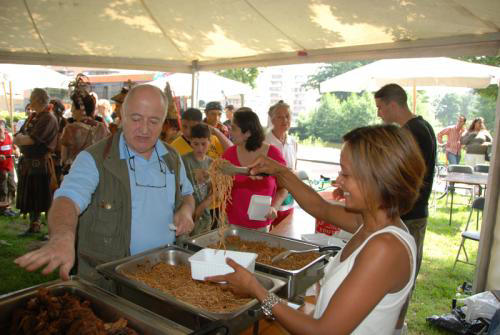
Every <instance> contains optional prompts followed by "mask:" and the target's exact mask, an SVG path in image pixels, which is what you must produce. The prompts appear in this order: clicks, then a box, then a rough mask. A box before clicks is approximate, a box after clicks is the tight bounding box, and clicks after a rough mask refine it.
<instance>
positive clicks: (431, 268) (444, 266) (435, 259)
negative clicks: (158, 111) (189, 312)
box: [0, 195, 478, 335]
mask: <svg viewBox="0 0 500 335" xmlns="http://www.w3.org/2000/svg"><path fill="white" fill-rule="evenodd" d="M455 201H456V204H459V203H466V201H467V199H466V198H465V197H461V196H459V195H457V196H456V197H455ZM436 207H437V209H436V210H434V208H433V207H432V206H431V208H430V216H429V223H428V226H427V233H426V237H425V243H424V259H423V262H422V268H421V270H420V274H419V275H418V278H417V286H416V290H415V292H414V294H413V298H412V301H411V304H410V307H409V310H408V314H407V322H408V328H409V333H410V334H412V335H413V334H446V333H445V332H442V331H439V330H437V329H435V328H431V327H430V326H428V325H427V323H426V321H425V318H426V317H428V316H431V315H434V314H438V315H440V314H444V313H448V312H449V311H450V309H451V300H452V299H453V298H454V297H455V293H456V288H457V287H458V286H459V285H461V284H462V283H463V282H464V281H467V282H469V283H472V280H473V276H474V267H473V266H470V265H467V264H463V263H458V264H457V266H456V268H455V271H452V267H453V262H454V260H455V256H456V254H457V251H458V246H459V245H460V241H461V235H460V233H461V231H462V229H464V228H465V223H466V220H467V218H468V214H469V208H468V207H467V206H465V205H456V206H455V205H454V213H453V223H452V225H451V226H449V225H448V215H449V207H447V206H446V205H445V199H442V200H439V201H438V203H437V206H436ZM474 217H475V216H473V218H474ZM26 228H27V219H22V218H15V219H11V218H6V217H3V216H0V278H1V280H0V294H4V293H7V292H11V291H15V290H19V289H21V288H25V287H30V286H33V285H36V284H39V283H42V282H44V281H47V280H52V279H55V278H56V277H57V275H56V274H52V275H51V276H48V277H45V276H43V275H41V274H40V273H38V272H35V273H29V272H26V271H24V270H21V269H20V268H18V267H17V266H16V265H15V264H14V263H13V260H14V259H15V258H16V257H18V256H20V255H22V254H23V253H25V252H27V251H29V250H32V249H33V248H36V247H38V246H40V245H41V243H43V242H41V241H40V237H41V236H43V234H40V235H39V236H37V237H29V238H26V237H23V238H21V237H17V234H19V233H20V232H22V231H24V230H25V229H26ZM471 228H475V224H474V225H472V224H471ZM42 229H43V232H44V233H46V231H47V228H46V226H45V225H44V226H43V227H42ZM466 247H467V251H468V254H469V255H470V256H471V257H472V259H473V260H475V259H476V255H477V247H478V245H477V243H475V242H473V241H468V242H466Z"/></svg>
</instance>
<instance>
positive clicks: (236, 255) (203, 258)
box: [189, 248, 257, 280]
mask: <svg viewBox="0 0 500 335" xmlns="http://www.w3.org/2000/svg"><path fill="white" fill-rule="evenodd" d="M226 258H231V259H232V260H234V261H235V262H236V263H238V264H240V265H241V266H243V267H244V268H246V269H247V270H248V271H250V272H254V271H255V260H256V259H257V254H255V253H251V252H240V251H231V250H227V251H224V250H219V249H210V248H205V249H201V250H200V251H198V252H197V253H195V254H194V255H192V256H191V257H189V263H190V264H191V277H192V278H193V279H195V280H205V277H208V276H218V275H225V274H228V273H231V272H234V270H233V268H232V267H230V266H229V265H227V264H226Z"/></svg>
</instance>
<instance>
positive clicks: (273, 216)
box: [266, 206, 278, 220]
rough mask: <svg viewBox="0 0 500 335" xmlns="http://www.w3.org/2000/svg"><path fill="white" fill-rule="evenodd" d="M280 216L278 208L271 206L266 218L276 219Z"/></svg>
mask: <svg viewBox="0 0 500 335" xmlns="http://www.w3.org/2000/svg"><path fill="white" fill-rule="evenodd" d="M277 217H278V210H277V209H276V208H274V207H273V206H271V207H269V211H268V212H267V214H266V219H268V220H274V219H276V218H277Z"/></svg>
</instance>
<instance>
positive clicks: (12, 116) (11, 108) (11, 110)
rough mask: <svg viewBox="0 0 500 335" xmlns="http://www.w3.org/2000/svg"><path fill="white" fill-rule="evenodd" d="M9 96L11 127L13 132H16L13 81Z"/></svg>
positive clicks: (10, 85)
mask: <svg viewBox="0 0 500 335" xmlns="http://www.w3.org/2000/svg"><path fill="white" fill-rule="evenodd" d="M9 91H10V92H9V97H10V99H9V100H10V103H9V105H10V108H9V114H10V129H11V130H12V132H13V133H15V132H16V130H15V129H14V99H13V97H12V81H9Z"/></svg>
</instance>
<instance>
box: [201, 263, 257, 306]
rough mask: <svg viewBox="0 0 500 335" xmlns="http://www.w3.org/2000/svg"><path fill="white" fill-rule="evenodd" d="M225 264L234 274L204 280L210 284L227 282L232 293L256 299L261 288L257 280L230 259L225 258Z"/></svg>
mask: <svg viewBox="0 0 500 335" xmlns="http://www.w3.org/2000/svg"><path fill="white" fill-rule="evenodd" d="M226 263H227V265H229V266H230V267H232V268H233V269H234V272H232V273H228V274H226V275H221V276H210V277H206V278H205V280H207V281H211V282H227V284H226V285H227V286H228V287H229V289H230V290H231V291H233V292H234V293H236V294H238V295H246V296H251V297H256V296H257V291H258V289H259V286H260V288H262V285H261V284H260V283H259V281H258V280H257V278H255V276H254V275H253V274H252V273H251V272H250V271H248V270H247V269H245V268H244V267H242V266H241V265H239V264H238V263H236V262H235V261H233V260H232V259H231V258H226ZM262 289H263V288H262Z"/></svg>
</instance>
